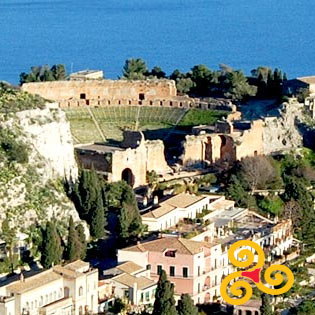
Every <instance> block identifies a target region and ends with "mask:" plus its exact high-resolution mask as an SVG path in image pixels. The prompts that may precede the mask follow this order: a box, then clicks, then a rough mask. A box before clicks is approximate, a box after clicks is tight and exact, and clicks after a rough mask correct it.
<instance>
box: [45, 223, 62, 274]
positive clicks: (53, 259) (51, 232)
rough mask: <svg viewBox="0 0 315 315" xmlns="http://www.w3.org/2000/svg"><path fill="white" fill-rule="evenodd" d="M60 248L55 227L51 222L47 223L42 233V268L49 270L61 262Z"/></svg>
mask: <svg viewBox="0 0 315 315" xmlns="http://www.w3.org/2000/svg"><path fill="white" fill-rule="evenodd" d="M61 255H62V247H61V242H60V237H59V235H58V233H57V231H56V227H55V225H54V224H53V223H52V222H47V224H46V228H45V230H44V232H43V243H42V256H41V264H42V265H43V267H44V268H46V269H47V268H50V267H51V266H52V265H54V264H59V263H60V262H61Z"/></svg>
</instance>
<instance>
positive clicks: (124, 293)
mask: <svg viewBox="0 0 315 315" xmlns="http://www.w3.org/2000/svg"><path fill="white" fill-rule="evenodd" d="M104 276H105V278H106V282H107V283H108V285H109V286H110V287H111V288H112V294H113V295H114V296H115V297H119V298H121V299H122V300H126V301H128V303H129V304H131V305H132V306H133V308H134V309H138V310H141V309H143V308H144V306H146V305H153V303H154V299H155V290H156V286H157V284H156V281H154V280H152V279H151V278H150V270H149V269H147V268H146V265H145V266H139V265H138V264H135V263H134V262H132V261H127V262H124V263H122V264H120V265H118V266H116V267H115V268H111V269H108V270H105V271H104Z"/></svg>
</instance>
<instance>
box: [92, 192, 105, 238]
mask: <svg viewBox="0 0 315 315" xmlns="http://www.w3.org/2000/svg"><path fill="white" fill-rule="evenodd" d="M104 228H105V217H104V207H103V200H102V197H101V195H99V196H98V197H97V200H96V203H95V205H93V206H92V209H91V225H90V232H91V235H92V236H93V237H95V238H101V237H103V236H104V232H105V231H104Z"/></svg>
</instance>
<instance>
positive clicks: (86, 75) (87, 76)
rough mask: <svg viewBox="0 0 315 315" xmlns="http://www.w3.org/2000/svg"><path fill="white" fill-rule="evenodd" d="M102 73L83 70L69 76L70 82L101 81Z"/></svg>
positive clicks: (100, 71)
mask: <svg viewBox="0 0 315 315" xmlns="http://www.w3.org/2000/svg"><path fill="white" fill-rule="evenodd" d="M103 78H104V73H103V71H102V70H83V71H78V72H74V73H71V74H70V80H73V81H76V80H81V81H82V80H83V81H84V80H103Z"/></svg>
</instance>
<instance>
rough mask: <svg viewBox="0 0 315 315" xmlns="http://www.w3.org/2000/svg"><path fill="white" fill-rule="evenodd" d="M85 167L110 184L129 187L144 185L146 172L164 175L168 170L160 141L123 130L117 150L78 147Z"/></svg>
mask: <svg viewBox="0 0 315 315" xmlns="http://www.w3.org/2000/svg"><path fill="white" fill-rule="evenodd" d="M76 150H77V152H78V159H79V161H80V163H81V165H82V166H83V167H84V168H87V169H91V168H92V167H93V168H94V169H95V170H97V171H98V172H101V173H103V175H104V176H105V177H106V178H107V179H108V180H109V181H110V182H116V181H119V180H122V179H124V180H126V181H127V182H128V183H129V184H130V185H131V186H133V187H139V186H142V185H145V184H146V174H147V171H153V170H154V171H155V172H156V173H157V174H165V173H168V172H170V171H171V168H170V167H169V166H168V165H167V162H166V160H165V155H164V144H163V141H161V140H153V141H146V140H145V139H144V135H143V133H142V132H139V131H125V132H124V140H123V142H122V143H121V146H120V147H114V146H103V145H86V146H80V147H77V149H76Z"/></svg>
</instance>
